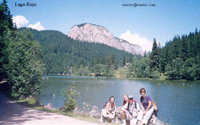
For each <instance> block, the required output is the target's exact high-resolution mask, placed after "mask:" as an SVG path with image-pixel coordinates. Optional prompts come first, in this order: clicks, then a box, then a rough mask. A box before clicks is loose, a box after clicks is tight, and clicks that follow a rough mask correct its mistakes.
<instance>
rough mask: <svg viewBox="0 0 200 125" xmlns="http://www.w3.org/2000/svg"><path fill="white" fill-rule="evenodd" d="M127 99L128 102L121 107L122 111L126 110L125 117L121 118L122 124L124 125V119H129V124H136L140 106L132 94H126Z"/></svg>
mask: <svg viewBox="0 0 200 125" xmlns="http://www.w3.org/2000/svg"><path fill="white" fill-rule="evenodd" d="M128 100H129V102H128V103H126V104H125V105H124V106H123V107H122V108H121V110H122V111H124V112H126V119H123V123H122V124H123V125H126V120H130V124H131V125H136V123H137V117H138V113H139V111H140V107H139V105H138V103H137V102H136V101H135V100H134V99H133V96H132V95H129V96H128Z"/></svg>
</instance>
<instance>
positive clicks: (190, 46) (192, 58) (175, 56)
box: [160, 29, 200, 80]
mask: <svg viewBox="0 0 200 125" xmlns="http://www.w3.org/2000/svg"><path fill="white" fill-rule="evenodd" d="M161 51H162V52H161V53H162V55H161V56H162V57H161V59H160V61H161V65H162V69H161V71H162V72H166V74H167V75H168V76H169V78H170V79H188V80H196V79H200V32H198V30H197V29H196V30H195V32H194V33H189V34H188V35H182V36H181V37H180V36H176V37H174V38H173V40H172V41H169V42H167V43H166V45H165V47H164V48H162V50H161Z"/></svg>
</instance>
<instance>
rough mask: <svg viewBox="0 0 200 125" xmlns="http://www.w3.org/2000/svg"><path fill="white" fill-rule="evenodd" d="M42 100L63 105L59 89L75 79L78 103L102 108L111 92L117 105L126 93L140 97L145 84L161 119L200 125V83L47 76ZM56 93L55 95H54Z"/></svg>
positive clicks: (45, 103) (178, 124)
mask: <svg viewBox="0 0 200 125" xmlns="http://www.w3.org/2000/svg"><path fill="white" fill-rule="evenodd" d="M44 77H45V78H47V77H48V79H45V80H43V81H42V88H41V94H40V96H39V100H40V102H41V103H42V104H44V105H47V104H48V103H51V104H52V105H53V107H54V108H58V107H62V106H63V104H64V98H63V95H61V94H60V93H62V92H63V90H64V89H67V87H68V86H69V85H70V84H72V83H73V82H74V84H75V86H76V89H77V90H78V92H79V93H80V95H79V99H78V105H79V106H80V107H84V105H83V103H84V102H87V103H89V104H90V105H92V106H94V105H95V106H98V107H99V110H100V109H102V107H103V105H104V104H105V102H107V101H108V99H109V97H110V96H114V97H115V103H116V104H117V106H121V105H122V102H123V97H122V96H123V94H128V95H129V94H131V95H133V97H134V98H135V100H136V101H137V102H139V101H140V94H139V90H140V88H146V91H147V95H150V96H151V99H153V100H155V102H156V104H157V106H158V109H159V111H158V117H159V119H160V120H162V121H164V122H166V123H169V124H173V125H174V124H175V125H200V83H195V82H172V81H147V80H127V79H116V78H102V77H74V76H44ZM54 94H55V96H53V95H54Z"/></svg>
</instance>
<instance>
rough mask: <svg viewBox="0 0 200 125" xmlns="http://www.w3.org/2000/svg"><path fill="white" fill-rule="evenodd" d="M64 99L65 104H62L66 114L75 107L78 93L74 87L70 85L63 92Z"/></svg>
mask: <svg viewBox="0 0 200 125" xmlns="http://www.w3.org/2000/svg"><path fill="white" fill-rule="evenodd" d="M64 98H65V104H64V108H65V111H67V112H68V111H72V110H74V109H75V107H76V105H77V99H78V91H77V90H76V88H75V86H74V85H71V86H69V87H68V89H67V90H64Z"/></svg>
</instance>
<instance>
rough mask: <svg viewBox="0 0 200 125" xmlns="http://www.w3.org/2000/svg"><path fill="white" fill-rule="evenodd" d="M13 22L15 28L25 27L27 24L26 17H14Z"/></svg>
mask: <svg viewBox="0 0 200 125" xmlns="http://www.w3.org/2000/svg"><path fill="white" fill-rule="evenodd" d="M13 22H14V24H16V26H17V28H20V27H23V26H26V25H27V24H28V23H29V21H28V20H27V19H26V17H24V16H22V15H17V16H14V17H13Z"/></svg>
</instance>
